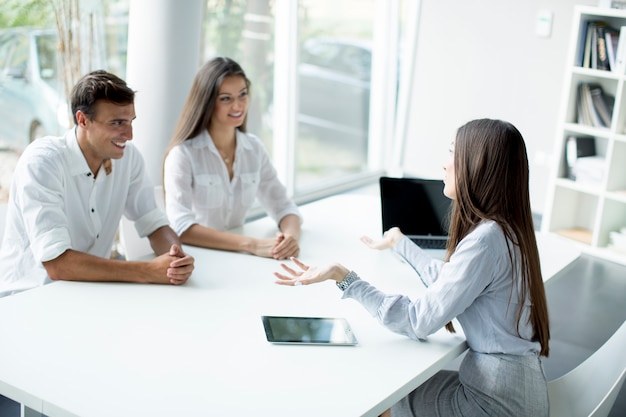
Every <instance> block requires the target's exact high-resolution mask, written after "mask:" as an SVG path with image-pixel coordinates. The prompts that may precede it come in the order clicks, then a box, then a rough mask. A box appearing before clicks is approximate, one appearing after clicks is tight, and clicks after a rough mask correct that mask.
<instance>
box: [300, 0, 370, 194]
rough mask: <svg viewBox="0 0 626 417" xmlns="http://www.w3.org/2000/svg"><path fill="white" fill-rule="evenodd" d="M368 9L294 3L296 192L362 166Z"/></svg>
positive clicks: (364, 0)
mask: <svg viewBox="0 0 626 417" xmlns="http://www.w3.org/2000/svg"><path fill="white" fill-rule="evenodd" d="M373 10H374V0H316V1H305V0H301V1H300V17H299V19H300V22H299V28H300V36H299V41H300V60H299V65H298V83H299V103H298V104H299V109H298V137H297V140H296V178H295V182H296V192H299V191H302V190H304V189H308V188H311V187H312V186H314V185H315V184H316V183H319V182H320V181H324V180H328V179H333V178H336V177H337V176H343V175H349V174H354V173H359V172H363V171H366V170H367V160H368V127H369V100H370V75H371V59H372V36H373V26H374V16H373Z"/></svg>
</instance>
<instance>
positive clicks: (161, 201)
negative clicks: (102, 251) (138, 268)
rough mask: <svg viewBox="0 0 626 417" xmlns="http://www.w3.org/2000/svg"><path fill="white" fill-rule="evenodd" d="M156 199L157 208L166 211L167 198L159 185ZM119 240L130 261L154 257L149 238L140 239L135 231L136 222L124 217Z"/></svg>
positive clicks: (155, 193) (155, 190)
mask: <svg viewBox="0 0 626 417" xmlns="http://www.w3.org/2000/svg"><path fill="white" fill-rule="evenodd" d="M154 198H155V200H156V204H157V207H158V208H160V209H161V210H165V198H164V194H163V187H162V186H160V185H158V186H156V187H154ZM119 238H120V245H121V251H122V252H123V254H124V256H125V258H126V259H127V260H129V261H133V260H139V259H146V258H149V257H152V256H154V250H152V246H150V240H149V239H148V238H147V237H140V236H139V234H138V233H137V229H135V224H134V222H132V221H130V220H128V219H127V218H126V217H124V216H122V219H121V220H120V226H119Z"/></svg>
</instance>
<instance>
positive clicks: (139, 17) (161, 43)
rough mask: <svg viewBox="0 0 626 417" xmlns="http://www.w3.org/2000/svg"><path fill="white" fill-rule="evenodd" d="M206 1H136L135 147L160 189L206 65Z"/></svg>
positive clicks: (131, 67)
mask: <svg viewBox="0 0 626 417" xmlns="http://www.w3.org/2000/svg"><path fill="white" fill-rule="evenodd" d="M203 18H204V1H203V0H185V1H178V0H130V9H129V16H128V58H127V64H126V81H127V82H128V85H129V86H130V87H131V88H132V89H133V90H135V91H137V94H136V96H135V111H136V113H137V119H136V120H135V122H134V123H133V135H134V136H133V143H134V144H135V146H136V147H137V148H138V149H139V150H140V151H141V153H142V155H143V157H144V159H145V161H146V171H147V173H148V175H149V177H150V179H151V180H152V181H153V183H154V184H155V185H158V184H161V175H162V162H163V153H164V151H165V148H166V147H167V144H168V143H169V140H170V138H171V135H172V133H173V132H174V127H175V126H176V122H177V121H178V116H179V115H180V111H181V110H182V107H183V105H184V103H185V100H186V98H187V94H188V93H189V89H190V87H191V82H192V80H193V77H194V76H195V74H196V71H197V70H198V68H199V66H200V65H201V62H200V59H201V56H202V55H201V45H202V21H203Z"/></svg>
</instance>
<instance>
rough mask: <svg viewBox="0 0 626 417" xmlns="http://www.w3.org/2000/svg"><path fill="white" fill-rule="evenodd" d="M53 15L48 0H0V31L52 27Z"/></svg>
mask: <svg viewBox="0 0 626 417" xmlns="http://www.w3.org/2000/svg"><path fill="white" fill-rule="evenodd" d="M54 24H55V22H54V13H53V12H52V7H51V5H50V1H49V0H2V1H1V2H0V29H5V28H11V27H18V26H36V27H53V26H54Z"/></svg>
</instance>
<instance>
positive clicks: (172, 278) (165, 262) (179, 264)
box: [151, 245, 195, 285]
mask: <svg viewBox="0 0 626 417" xmlns="http://www.w3.org/2000/svg"><path fill="white" fill-rule="evenodd" d="M194 261H195V260H194V258H193V257H192V256H191V255H187V254H185V253H184V252H183V250H182V249H181V248H180V247H179V246H178V245H172V247H171V248H170V250H169V252H168V253H164V254H163V255H161V256H157V257H156V258H155V259H154V260H152V261H151V262H152V263H153V264H154V265H155V266H156V268H157V274H158V276H159V278H158V279H157V282H161V283H163V284H165V283H168V282H169V283H170V284H172V285H181V284H184V283H185V282H187V280H188V279H189V277H190V276H191V273H192V272H193V269H194ZM164 271H165V276H164V275H163V272H164Z"/></svg>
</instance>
